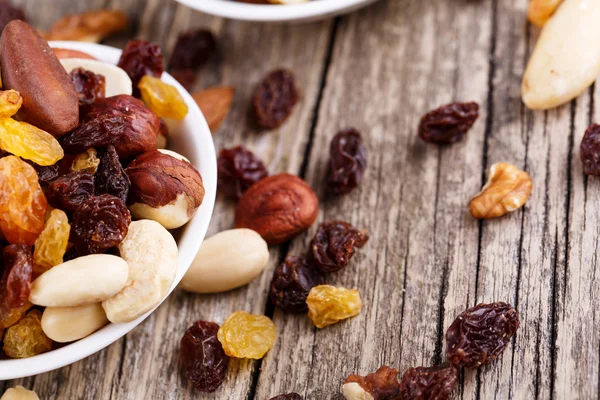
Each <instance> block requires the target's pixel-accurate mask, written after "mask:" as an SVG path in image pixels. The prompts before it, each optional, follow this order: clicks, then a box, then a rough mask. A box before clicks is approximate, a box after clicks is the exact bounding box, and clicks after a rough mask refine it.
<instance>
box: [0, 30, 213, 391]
mask: <svg viewBox="0 0 600 400" xmlns="http://www.w3.org/2000/svg"><path fill="white" fill-rule="evenodd" d="M50 46H51V47H60V48H65V49H72V50H79V51H83V52H86V53H88V54H91V55H93V56H94V57H96V58H98V59H100V60H102V61H106V62H112V63H116V62H117V61H118V59H119V56H120V54H121V50H120V49H117V48H114V47H109V46H104V45H100V44H94V43H82V42H68V41H53V42H50ZM162 79H163V80H164V81H165V82H167V83H169V84H171V85H174V86H176V87H177V89H178V90H179V92H180V93H181V95H182V96H183V98H184V100H185V102H186V103H187V104H188V107H189V111H188V115H187V116H186V119H185V120H184V121H183V124H185V125H189V126H193V127H194V129H195V130H194V133H199V134H197V135H195V139H193V140H194V141H195V142H196V143H197V145H196V146H194V148H193V149H190V150H193V151H194V154H193V155H191V158H192V161H193V162H194V161H195V162H194V163H195V164H196V163H197V162H198V159H199V158H201V160H200V163H201V165H200V166H199V169H200V170H201V171H202V180H203V184H204V188H205V191H206V194H205V196H204V200H203V202H202V205H201V206H200V208H199V209H198V211H197V213H196V215H195V216H194V217H193V218H192V220H191V221H190V222H188V225H186V227H187V228H186V231H188V233H187V234H186V235H184V238H183V239H184V244H185V246H181V247H180V251H179V256H178V266H177V274H176V276H175V281H174V282H173V285H172V286H171V289H170V290H169V293H168V294H167V296H165V299H166V298H167V297H168V296H169V294H170V293H171V292H172V291H173V289H174V288H175V287H176V286H177V284H178V283H179V281H180V280H181V278H182V277H183V275H184V274H185V272H186V271H187V270H188V268H189V266H190V265H191V263H192V261H193V259H194V257H195V256H196V253H197V252H198V249H199V248H200V244H201V243H202V240H204V237H205V235H206V232H207V230H208V225H209V223H210V219H211V216H212V212H213V208H214V204H215V198H216V187H217V162H216V154H215V147H214V143H213V140H212V135H211V133H210V129H209V128H208V124H207V123H206V120H205V119H204V116H203V115H202V112H201V111H200V109H199V108H198V107H197V105H196V103H195V102H194V100H193V99H192V97H191V96H190V94H189V93H188V92H187V91H186V90H185V89H184V88H183V87H182V86H181V85H180V84H179V83H178V82H177V81H176V80H175V79H174V78H173V77H172V76H170V75H169V74H167V73H166V72H165V73H164V74H163V76H162ZM186 156H187V154H186ZM191 236H193V237H192V238H190V237H191ZM185 239H187V240H185ZM179 245H180V243H178V247H179ZM181 248H183V249H184V251H181ZM163 301H164V299H163ZM161 303H162V301H161ZM159 305H160V304H159ZM157 307H158V306H157ZM155 309H156V308H155ZM155 309H153V310H151V311H149V312H147V313H146V314H144V315H143V316H141V317H140V318H138V319H136V320H135V321H132V322H129V323H122V324H108V325H107V326H105V327H104V328H102V329H100V330H98V331H96V332H94V333H93V334H91V335H90V336H87V337H85V338H83V339H81V340H78V341H76V342H73V343H70V344H67V345H65V346H64V347H61V348H58V349H56V350H52V351H50V352H48V353H43V354H40V355H37V356H34V357H30V358H23V359H7V360H0V381H2V380H8V379H16V378H22V377H26V376H32V375H37V374H41V373H44V372H48V371H52V370H54V369H57V368H61V367H64V366H66V365H69V364H72V363H74V362H76V361H79V360H81V359H83V358H85V357H88V356H90V355H92V354H94V353H96V352H98V351H100V350H102V349H104V348H105V347H107V346H109V345H110V344H112V343H113V342H115V341H117V340H118V339H120V338H121V337H123V336H124V335H125V334H127V333H128V332H129V331H131V330H132V329H133V328H135V327H136V326H137V325H138V324H140V323H141V322H142V321H144V320H145V319H146V318H147V317H148V316H149V315H150V314H151V313H152V312H153V311H154V310H155Z"/></svg>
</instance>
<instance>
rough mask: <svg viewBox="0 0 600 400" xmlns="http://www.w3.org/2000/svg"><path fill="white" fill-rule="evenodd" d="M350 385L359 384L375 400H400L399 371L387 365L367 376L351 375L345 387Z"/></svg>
mask: <svg viewBox="0 0 600 400" xmlns="http://www.w3.org/2000/svg"><path fill="white" fill-rule="evenodd" d="M348 383H357V384H358V385H359V386H360V387H361V388H362V389H363V390H364V391H365V392H366V393H367V394H369V395H370V396H371V397H370V398H371V399H373V400H400V383H399V382H398V370H397V369H395V368H391V367H388V366H387V365H384V366H383V367H381V368H379V369H378V370H377V372H374V373H372V374H369V375H367V376H360V375H350V376H349V377H348V378H346V381H345V382H344V385H346V384H348ZM365 398H367V397H365Z"/></svg>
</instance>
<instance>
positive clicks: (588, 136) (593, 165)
mask: <svg viewBox="0 0 600 400" xmlns="http://www.w3.org/2000/svg"><path fill="white" fill-rule="evenodd" d="M579 154H580V156H581V162H582V163H583V173H584V174H586V175H600V125H598V124H592V125H591V126H590V127H589V128H587V130H586V131H585V135H583V139H582V140H581V147H580V150H579Z"/></svg>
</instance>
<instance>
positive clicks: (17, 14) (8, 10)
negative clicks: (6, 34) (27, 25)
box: [0, 0, 27, 33]
mask: <svg viewBox="0 0 600 400" xmlns="http://www.w3.org/2000/svg"><path fill="white" fill-rule="evenodd" d="M13 19H20V20H21V21H25V22H27V19H26V18H25V13H24V12H23V9H21V8H18V7H15V6H13V5H11V4H10V2H9V1H7V0H4V1H2V2H0V33H1V32H2V31H3V30H4V27H5V26H6V24H8V23H9V22H10V21H12V20H13Z"/></svg>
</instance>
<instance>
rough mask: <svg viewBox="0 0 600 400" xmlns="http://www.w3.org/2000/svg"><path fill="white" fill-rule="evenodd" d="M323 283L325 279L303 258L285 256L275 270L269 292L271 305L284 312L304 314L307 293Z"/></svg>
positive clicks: (306, 307) (306, 309)
mask: <svg viewBox="0 0 600 400" xmlns="http://www.w3.org/2000/svg"><path fill="white" fill-rule="evenodd" d="M324 282H325V277H324V276H323V275H322V274H321V272H320V271H319V270H317V269H316V268H314V267H313V266H312V265H311V264H310V263H308V261H307V260H306V258H305V257H294V256H287V257H286V259H285V260H284V261H283V263H281V264H280V265H279V266H278V267H277V269H275V274H274V275H273V280H272V281H271V287H270V290H269V295H270V298H271V303H273V304H274V305H275V307H279V308H281V309H282V310H283V311H285V312H291V313H305V312H307V311H308V306H307V305H306V298H307V297H308V293H309V292H310V290H311V289H312V288H313V287H315V286H317V285H321V284H323V283H324Z"/></svg>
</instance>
